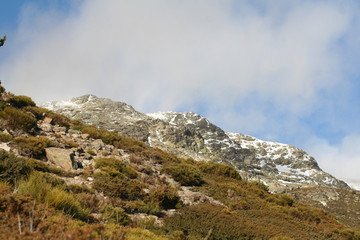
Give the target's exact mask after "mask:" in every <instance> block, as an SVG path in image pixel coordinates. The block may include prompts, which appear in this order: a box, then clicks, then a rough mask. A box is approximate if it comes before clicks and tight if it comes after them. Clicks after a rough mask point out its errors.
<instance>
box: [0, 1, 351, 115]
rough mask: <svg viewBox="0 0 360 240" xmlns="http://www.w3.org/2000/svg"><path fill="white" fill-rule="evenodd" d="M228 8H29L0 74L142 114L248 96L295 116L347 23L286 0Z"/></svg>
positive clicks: (30, 86) (332, 62)
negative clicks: (90, 95)
mask: <svg viewBox="0 0 360 240" xmlns="http://www.w3.org/2000/svg"><path fill="white" fill-rule="evenodd" d="M231 6H232V1H223V2H221V3H220V2H218V1H164V0H158V1H151V2H149V1H101V2H99V1H85V2H84V4H83V5H82V6H81V10H80V15H78V16H70V17H68V18H66V19H62V20H63V21H59V17H58V15H54V14H42V13H38V12H36V11H35V12H34V11H33V10H31V9H27V11H26V12H27V14H26V15H25V16H23V21H22V22H23V23H24V24H23V25H22V27H21V28H20V29H22V31H20V32H19V36H18V37H19V38H21V39H26V40H27V41H28V42H29V43H28V44H27V48H25V49H22V51H20V52H17V53H16V54H14V56H13V58H12V59H10V61H9V64H6V65H2V66H3V68H2V71H4V72H5V73H4V76H5V79H8V80H9V81H10V83H9V88H11V89H12V90H13V91H16V92H24V93H26V94H28V95H31V96H32V97H33V98H34V99H36V100H38V101H44V100H45V101H47V100H51V99H59V98H64V97H71V96H74V95H78V94H83V93H87V92H94V93H96V94H101V95H103V96H107V97H111V98H116V99H122V100H124V101H127V102H129V103H131V104H133V105H135V106H136V107H138V108H140V109H141V110H145V109H143V107H144V106H146V107H147V108H148V107H150V108H152V109H154V110H155V109H159V110H160V108H161V109H169V108H176V107H178V106H181V105H183V104H184V103H187V102H188V103H189V104H191V103H194V102H196V101H197V100H198V97H202V98H206V99H207V100H208V101H209V102H212V103H216V102H217V101H219V102H223V104H224V105H226V104H229V103H231V102H232V101H241V100H242V98H243V96H246V95H247V94H248V93H250V92H256V93H258V94H259V96H261V98H263V99H265V100H267V99H272V100H274V101H275V102H276V103H277V104H280V105H281V106H282V107H283V108H284V109H286V110H288V111H294V112H298V111H301V112H302V111H304V109H306V108H308V103H309V102H311V101H313V100H314V97H315V95H316V92H317V91H319V90H322V89H327V88H329V87H330V86H331V83H332V82H333V81H335V80H336V79H335V78H334V77H333V76H334V75H335V76H337V71H338V69H337V67H336V64H337V60H338V59H336V58H334V56H332V53H331V51H329V48H330V47H331V46H332V44H333V42H334V41H336V40H337V39H338V38H339V37H340V36H341V34H342V32H343V31H344V29H345V28H346V24H347V21H348V17H347V16H346V15H345V14H343V13H342V12H341V11H339V10H338V9H337V6H336V5H329V4H324V3H311V4H300V3H299V4H297V5H295V6H294V5H293V4H291V5H289V6H290V7H289V8H288V9H286V10H287V11H288V12H279V11H278V9H273V8H269V9H268V10H269V12H268V13H266V14H265V15H261V14H259V13H256V11H255V10H254V9H253V7H252V6H251V5H248V4H246V3H245V2H244V3H243V4H241V5H240V6H238V8H241V9H242V11H241V12H246V10H249V11H250V10H252V11H251V13H252V14H251V15H250V14H243V15H239V16H236V14H235V13H234V12H233V11H232V10H231ZM31 11H33V12H31ZM29 12H30V13H29ZM53 16H55V17H53ZM279 17H281V21H279ZM39 19H40V20H39ZM49 23H52V24H50V25H49ZM24 29H26V30H24ZM69 88H70V89H69ZM224 96H226V97H224ZM214 99H216V101H213V100H214ZM219 99H221V100H219Z"/></svg>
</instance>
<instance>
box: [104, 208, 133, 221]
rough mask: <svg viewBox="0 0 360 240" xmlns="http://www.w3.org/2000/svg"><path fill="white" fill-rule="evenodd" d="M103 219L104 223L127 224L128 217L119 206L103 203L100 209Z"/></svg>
mask: <svg viewBox="0 0 360 240" xmlns="http://www.w3.org/2000/svg"><path fill="white" fill-rule="evenodd" d="M100 213H101V216H102V218H103V221H104V222H106V223H116V224H121V225H128V224H129V222H130V217H129V215H127V214H126V213H125V211H124V209H122V208H121V207H113V206H111V205H108V204H104V205H103V206H102V207H101V209H100Z"/></svg>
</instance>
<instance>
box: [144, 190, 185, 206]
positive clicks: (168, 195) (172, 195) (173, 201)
mask: <svg viewBox="0 0 360 240" xmlns="http://www.w3.org/2000/svg"><path fill="white" fill-rule="evenodd" d="M148 201H149V202H155V203H157V204H158V205H159V206H160V207H161V208H163V209H174V208H179V207H180V206H181V204H180V197H179V195H178V193H177V190H176V189H175V188H173V187H170V186H167V185H162V186H158V187H156V188H152V189H151V190H150V192H149V197H148Z"/></svg>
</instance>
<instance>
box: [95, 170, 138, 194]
mask: <svg viewBox="0 0 360 240" xmlns="http://www.w3.org/2000/svg"><path fill="white" fill-rule="evenodd" d="M144 187H145V186H144V184H143V183H141V182H139V181H137V180H136V179H128V178H126V177H121V176H111V175H110V174H108V173H104V172H100V173H96V174H95V175H94V183H93V188H94V189H96V190H97V191H100V192H104V194H105V195H107V196H110V197H119V198H122V199H124V200H141V199H143V198H144V196H145V193H144V192H143V190H142V189H143V188H144Z"/></svg>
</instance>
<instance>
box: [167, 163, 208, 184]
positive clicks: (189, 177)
mask: <svg viewBox="0 0 360 240" xmlns="http://www.w3.org/2000/svg"><path fill="white" fill-rule="evenodd" d="M161 171H162V172H165V173H167V174H169V175H171V176H172V177H173V178H174V179H175V181H178V182H179V183H180V184H181V185H185V186H199V185H201V184H202V183H203V182H204V181H203V179H202V176H201V174H200V172H199V170H198V169H197V168H196V167H194V166H193V165H190V164H186V163H179V164H172V165H170V164H168V165H166V166H164V167H163V168H162V169H161Z"/></svg>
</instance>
